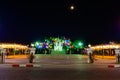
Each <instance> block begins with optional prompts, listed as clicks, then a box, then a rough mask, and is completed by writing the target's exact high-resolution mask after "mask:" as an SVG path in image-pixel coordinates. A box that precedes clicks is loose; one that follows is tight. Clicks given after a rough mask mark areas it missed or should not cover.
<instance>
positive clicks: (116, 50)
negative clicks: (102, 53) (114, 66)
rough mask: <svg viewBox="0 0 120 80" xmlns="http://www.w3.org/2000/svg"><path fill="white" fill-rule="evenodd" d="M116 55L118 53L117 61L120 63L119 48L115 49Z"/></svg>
mask: <svg viewBox="0 0 120 80" xmlns="http://www.w3.org/2000/svg"><path fill="white" fill-rule="evenodd" d="M115 55H116V63H120V59H119V58H120V50H119V49H118V48H116V49H115Z"/></svg>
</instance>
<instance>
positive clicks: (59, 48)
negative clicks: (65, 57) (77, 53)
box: [54, 38, 63, 51]
mask: <svg viewBox="0 0 120 80" xmlns="http://www.w3.org/2000/svg"><path fill="white" fill-rule="evenodd" d="M62 49H63V45H62V42H61V41H60V40H59V38H58V39H57V41H56V42H55V43H54V50H55V51H62Z"/></svg>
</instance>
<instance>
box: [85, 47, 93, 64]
mask: <svg viewBox="0 0 120 80" xmlns="http://www.w3.org/2000/svg"><path fill="white" fill-rule="evenodd" d="M87 54H88V63H94V58H93V52H92V49H91V48H88V49H87Z"/></svg>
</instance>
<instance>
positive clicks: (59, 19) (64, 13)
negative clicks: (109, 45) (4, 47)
mask: <svg viewBox="0 0 120 80" xmlns="http://www.w3.org/2000/svg"><path fill="white" fill-rule="evenodd" d="M71 5H74V6H75V10H73V11H71V10H70V9H69V7H70V6H71ZM45 36H46V37H50V36H55V37H56V36H66V37H69V38H71V39H72V40H75V39H84V40H85V41H86V42H88V43H91V44H97V43H105V42H108V41H112V40H115V41H118V42H120V3H119V2H117V0H110V1H107V0H103V1H102V0H99V1H98V0H97V1H95V0H93V1H92V0H38V1H35V0H29V1H25V0H24V1H18V0H8V1H4V0H3V2H0V41H1V42H17V43H25V44H28V43H30V42H32V41H36V40H39V39H43V38H44V37H45Z"/></svg>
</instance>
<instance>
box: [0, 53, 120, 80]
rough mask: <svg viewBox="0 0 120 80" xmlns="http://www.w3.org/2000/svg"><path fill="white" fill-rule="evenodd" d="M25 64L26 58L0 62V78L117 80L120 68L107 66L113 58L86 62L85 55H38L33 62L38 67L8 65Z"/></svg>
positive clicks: (3, 79)
mask: <svg viewBox="0 0 120 80" xmlns="http://www.w3.org/2000/svg"><path fill="white" fill-rule="evenodd" d="M14 63H18V64H27V63H28V59H26V58H25V57H24V58H12V59H6V63H5V64H0V80H119V79H120V76H119V74H120V68H108V64H115V59H112V58H107V59H102V58H96V61H95V63H93V64H88V63H87V56H81V55H72V56H63V55H62V56H51V55H50V56H46V55H44V56H43V55H39V56H37V57H36V59H35V60H34V63H33V64H40V67H37V68H36V67H32V68H27V67H18V68H16V67H12V66H10V65H12V64H14Z"/></svg>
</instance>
